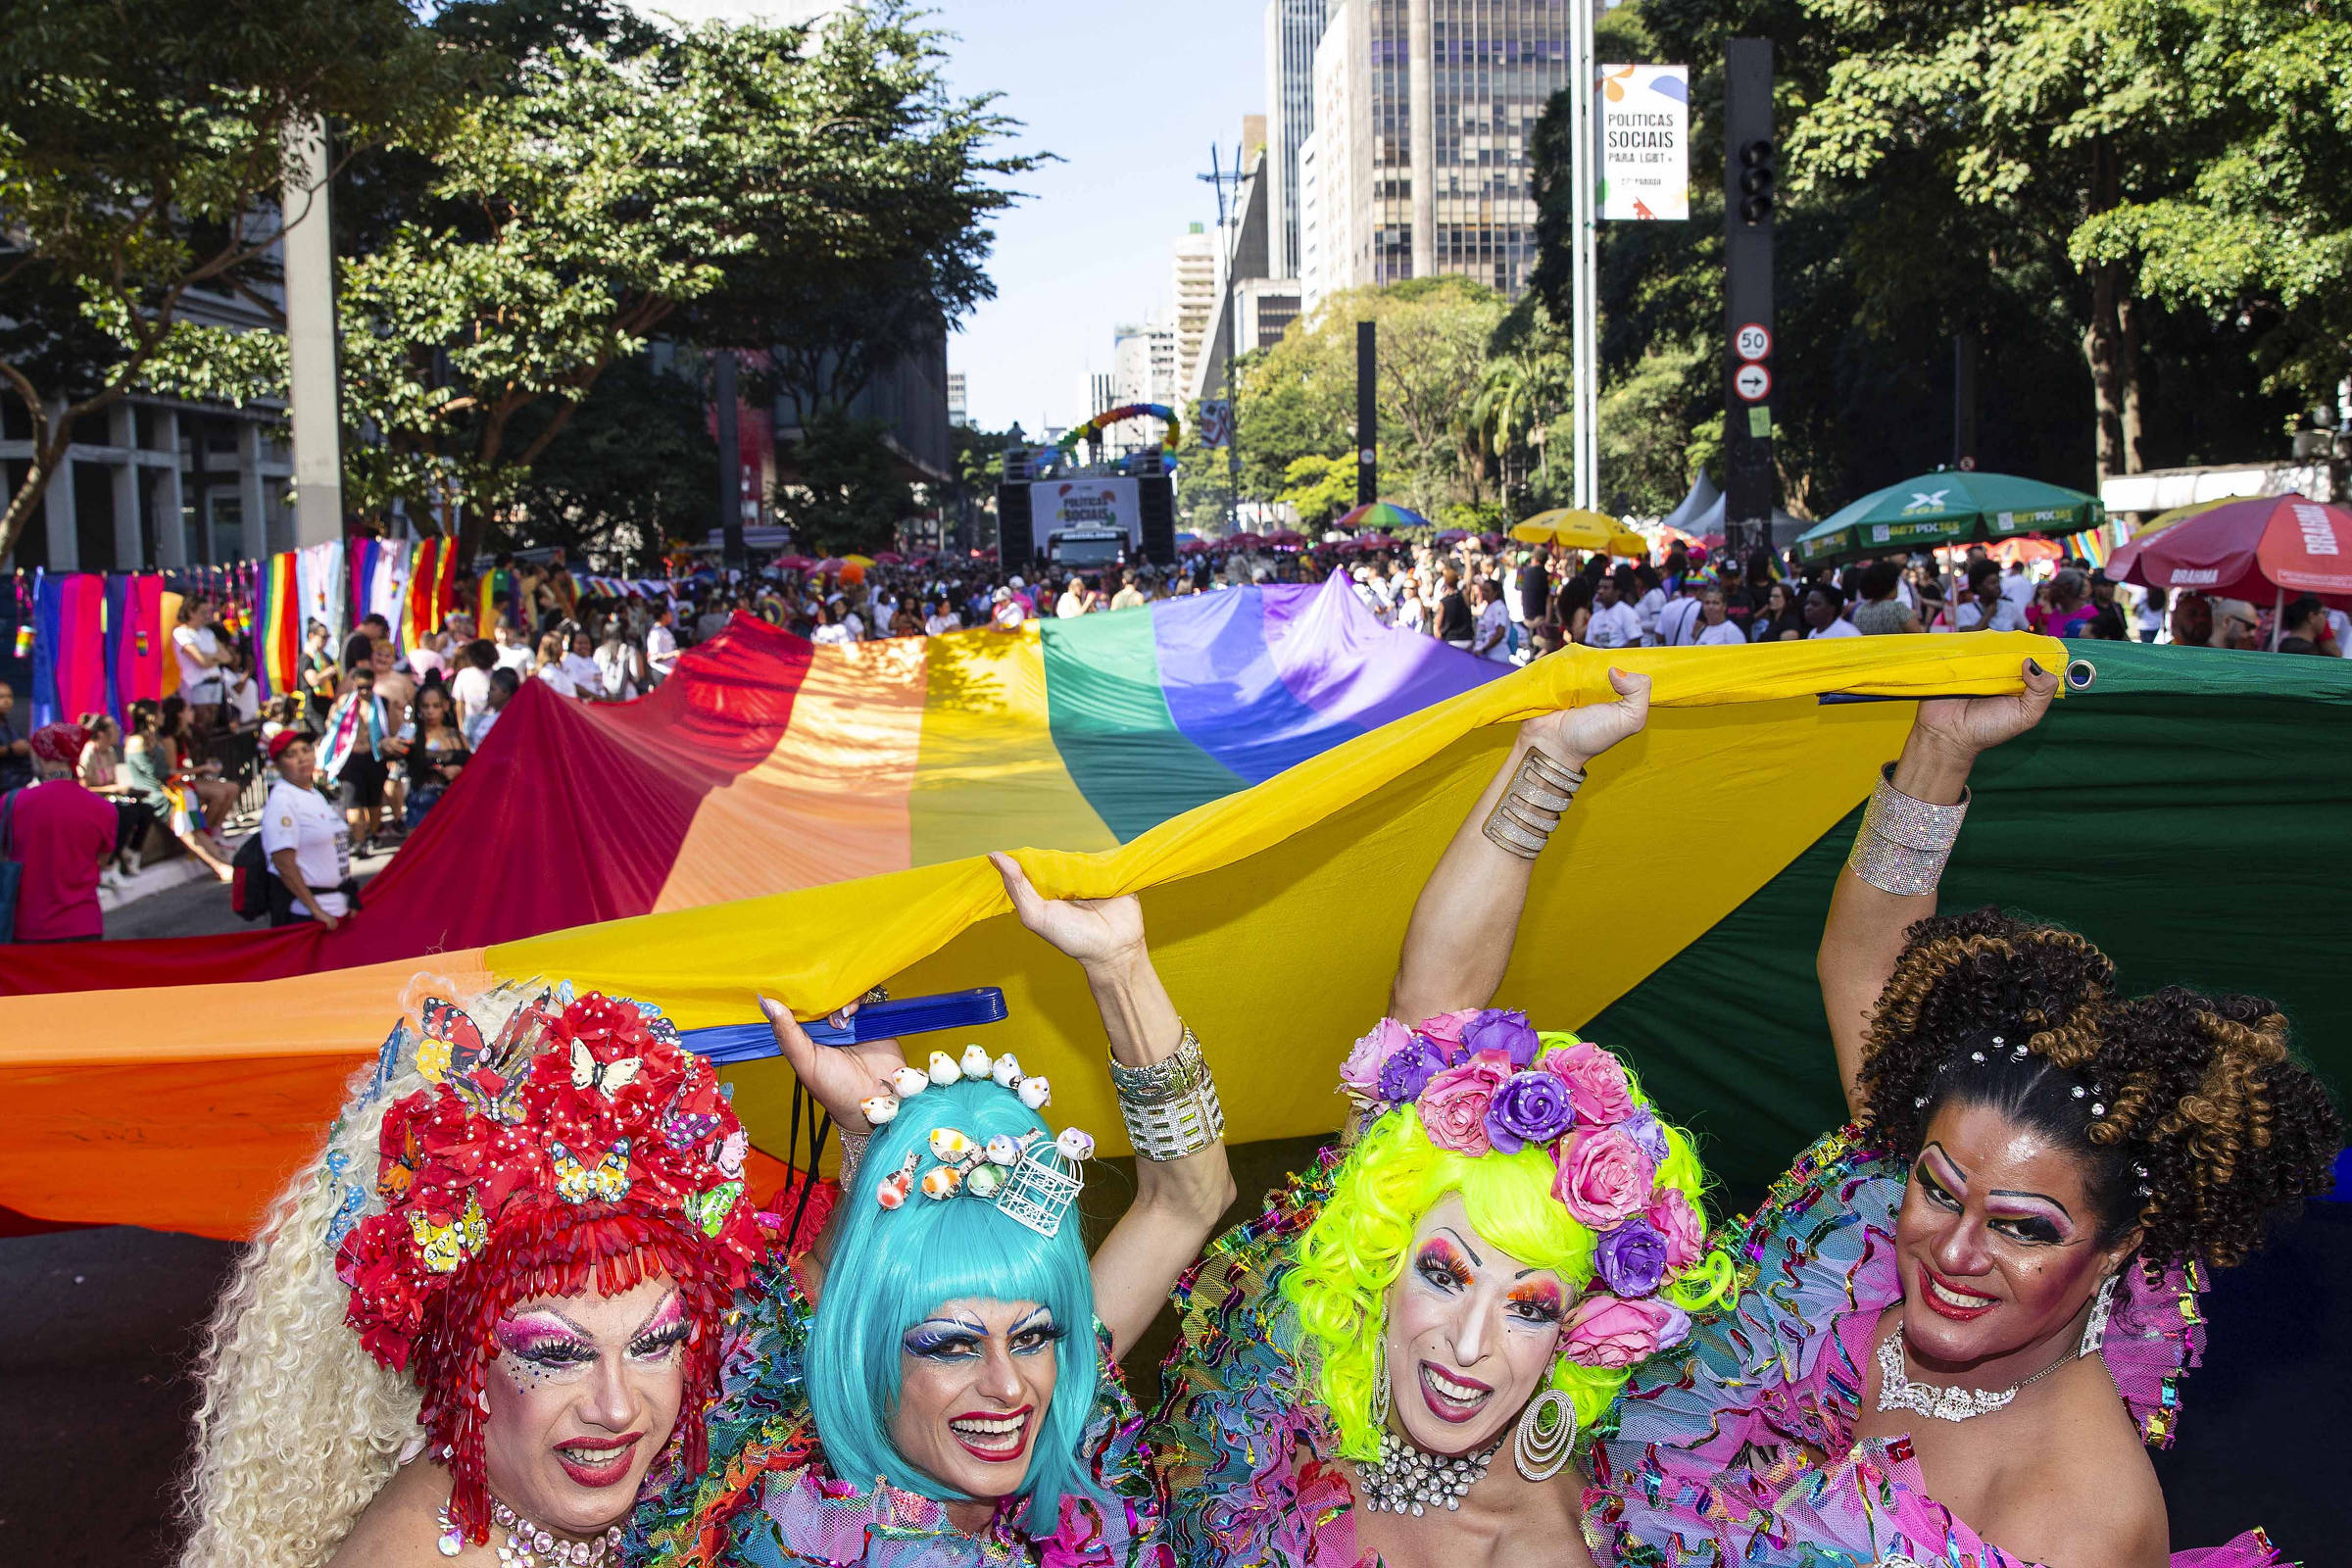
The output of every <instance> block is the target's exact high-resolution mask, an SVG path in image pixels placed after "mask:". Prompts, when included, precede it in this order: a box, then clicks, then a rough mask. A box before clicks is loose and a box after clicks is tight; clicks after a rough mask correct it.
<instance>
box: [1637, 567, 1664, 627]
mask: <svg viewBox="0 0 2352 1568" xmlns="http://www.w3.org/2000/svg"><path fill="white" fill-rule="evenodd" d="M1634 587H1635V595H1634V618H1635V619H1636V620H1638V621H1640V622H1641V623H1642V643H1643V645H1644V646H1646V647H1651V648H1654V647H1656V646H1657V643H1658V616H1659V615H1660V614H1661V613H1664V611H1665V609H1666V589H1665V586H1664V585H1663V584H1662V583H1660V582H1659V581H1658V574H1657V572H1656V570H1655V569H1653V568H1652V567H1651V566H1650V565H1649V564H1648V563H1646V562H1644V563H1643V564H1642V565H1641V566H1640V567H1638V568H1636V570H1635V573H1634Z"/></svg>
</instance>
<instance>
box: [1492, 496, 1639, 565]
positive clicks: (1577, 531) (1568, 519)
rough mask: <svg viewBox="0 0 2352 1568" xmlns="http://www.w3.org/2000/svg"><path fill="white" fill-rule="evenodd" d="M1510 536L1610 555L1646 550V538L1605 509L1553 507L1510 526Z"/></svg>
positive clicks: (1525, 542) (1527, 542) (1529, 541)
mask: <svg viewBox="0 0 2352 1568" xmlns="http://www.w3.org/2000/svg"><path fill="white" fill-rule="evenodd" d="M1511 537H1512V538H1514V539H1516V540H1518V541H1519V542H1520V543H1521V544H1530V545H1551V544H1556V545H1559V546H1561V547H1562V548H1563V549H1567V550H1604V551H1606V552H1608V553H1609V554H1610V555H1612V556H1640V555H1646V554H1648V552H1649V541H1648V540H1646V539H1644V538H1642V536H1641V535H1640V534H1638V533H1635V532H1633V531H1632V530H1630V529H1628V528H1627V527H1625V525H1624V524H1622V523H1620V522H1619V521H1618V520H1617V519H1616V518H1615V517H1612V516H1610V515H1608V514H1607V513H1604V512H1586V511H1584V510H1583V509H1581V508H1577V507H1555V508H1554V509H1552V510H1551V511H1549V512H1539V513H1537V514H1536V515H1534V516H1532V517H1530V518H1528V519H1527V520H1526V521H1525V522H1522V523H1520V524H1518V525H1517V526H1516V527H1514V528H1512V529H1511Z"/></svg>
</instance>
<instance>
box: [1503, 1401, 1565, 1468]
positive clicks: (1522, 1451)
mask: <svg viewBox="0 0 2352 1568" xmlns="http://www.w3.org/2000/svg"><path fill="white" fill-rule="evenodd" d="M1575 1445H1576V1401H1575V1400H1574V1399H1571V1398H1569V1397H1568V1396H1567V1395H1565V1394H1563V1393H1562V1392H1560V1391H1559V1390H1558V1389H1545V1390H1544V1392H1543V1393H1541V1394H1539V1395H1537V1396H1536V1397H1534V1398H1532V1399H1530V1400H1528V1401H1527V1408H1526V1409H1525V1410H1522V1411H1520V1412H1519V1430H1518V1432H1517V1434H1516V1435H1515V1436H1514V1437H1513V1438H1512V1439H1511V1461H1512V1462H1513V1463H1514V1464H1516V1465H1518V1467H1519V1473H1520V1474H1521V1475H1523V1476H1525V1477H1527V1479H1528V1480H1530V1481H1549V1480H1550V1479H1551V1478H1552V1477H1553V1476H1556V1475H1558V1474H1559V1473H1560V1471H1561V1470H1563V1469H1565V1468H1566V1467H1567V1464H1568V1450H1569V1449H1570V1448H1572V1447H1574V1446H1575Z"/></svg>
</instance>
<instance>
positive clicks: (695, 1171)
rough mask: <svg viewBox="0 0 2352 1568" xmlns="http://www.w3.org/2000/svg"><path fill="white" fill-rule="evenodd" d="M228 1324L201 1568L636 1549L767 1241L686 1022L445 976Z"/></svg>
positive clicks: (224, 1313)
mask: <svg viewBox="0 0 2352 1568" xmlns="http://www.w3.org/2000/svg"><path fill="white" fill-rule="evenodd" d="M408 1000H409V1002H410V1012H409V1015H408V1016H407V1017H406V1018H404V1019H403V1021H402V1022H401V1023H400V1024H399V1026H397V1027H396V1028H395V1029H394V1030H393V1032H392V1035H391V1037H390V1038H389V1039H388V1040H386V1041H385V1043H384V1047H383V1050H382V1053H381V1054H380V1057H379V1059H378V1061H377V1063H376V1064H375V1066H374V1068H373V1069H372V1070H371V1071H370V1072H369V1073H368V1074H367V1075H366V1076H364V1077H363V1078H362V1080H361V1081H360V1082H359V1083H358V1084H357V1085H356V1086H355V1090H354V1094H353V1096H352V1099H351V1100H350V1102H349V1103H347V1104H346V1106H345V1109H344V1113H343V1116H342V1118H341V1119H340V1120H339V1121H338V1122H337V1123H336V1125H335V1128H334V1130H333V1132H332V1133H331V1134H330V1135H329V1137H328V1139H327V1144H326V1148H325V1150H324V1151H323V1152H322V1153H321V1154H320V1156H319V1159H318V1160H317V1161H316V1162H315V1163H314V1164H313V1165H312V1166H311V1167H310V1168H309V1169H307V1170H305V1171H304V1172H303V1173H302V1174H301V1175H300V1176H298V1177H297V1178H296V1179H295V1181H294V1183H293V1184H292V1186H291V1187H290V1188H289V1189H288V1190H287V1192H286V1193H285V1194H284V1196H283V1197H281V1198H280V1199H279V1201H278V1202H277V1204H276V1206H275V1207H274V1208H273V1209H272V1210H271V1213H270V1218H269V1221H268V1222H267V1224H266V1226H265V1228H264V1231H263V1234H262V1239H261V1240H260V1241H259V1242H258V1243H257V1244H256V1245H255V1246H254V1247H253V1248H252V1249H251V1250H249V1251H248V1252H247V1254H246V1256H245V1257H244V1259H243V1261H242V1262H241V1263H240V1264H239V1266H238V1268H237V1271H236V1274H235V1276H234V1277H233V1278H232V1280H231V1281H230V1284H229V1286H228V1289H227V1291H226V1293H225V1294H224V1296H223V1297H222V1299H221V1306H220V1308H219V1310H218V1312H217V1313H216V1315H215V1317H214V1321H213V1324H212V1331H211V1339H210V1344H209V1346H208V1348H207V1350H206V1354H205V1356H204V1363H203V1367H202V1382H203V1387H204V1396H203V1401H202V1404H201V1406H200V1407H199V1410H198V1413H197V1427H198V1443H197V1456H196V1463H195V1467H194V1470H193V1473H192V1475H191V1476H190V1478H189V1481H188V1483H187V1488H186V1497H185V1502H186V1508H187V1511H188V1513H189V1515H190V1519H191V1523H192V1526H193V1530H192V1534H191V1536H190V1539H189V1543H188V1545H187V1547H186V1550H185V1552H184V1554H183V1556H182V1558H181V1562H182V1564H183V1565H184V1568H320V1565H322V1564H328V1563H334V1564H351V1565H358V1564H407V1563H415V1564H426V1563H433V1564H438V1563H442V1562H447V1561H453V1560H454V1561H459V1562H483V1563H489V1562H498V1563H501V1564H504V1565H506V1568H545V1565H552V1564H557V1563H565V1564H609V1563H617V1562H618V1560H619V1552H618V1544H619V1539H620V1529H619V1527H620V1525H621V1524H622V1522H623V1521H624V1520H625V1519H626V1518H627V1516H628V1512H629V1509H630V1507H631V1505H632V1504H633V1503H634V1502H635V1500H636V1497H637V1494H638V1490H639V1488H640V1485H641V1484H642V1483H643V1481H644V1479H645V1476H646V1474H647V1472H648V1471H649V1470H650V1469H651V1468H652V1467H653V1465H654V1463H655V1462H656V1460H657V1459H659V1458H661V1457H662V1456H663V1455H664V1454H665V1453H667V1454H674V1455H675V1458H676V1461H677V1462H678V1463H679V1464H681V1465H685V1466H699V1465H700V1464H701V1463H702V1462H703V1458H704V1453H705V1439H704V1427H703V1411H704V1408H705V1406H706V1405H707V1404H708V1402H709V1400H710V1398H711V1394H712V1391H713V1387H714V1384H715V1379H716V1373H717V1367H718V1356H719V1337H720V1328H721V1324H722V1320H723V1318H724V1317H725V1315H726V1313H727V1312H728V1310H729V1308H730V1306H731V1304H732V1303H733V1302H734V1300H735V1299H736V1296H737V1293H738V1292H739V1291H740V1290H742V1289H743V1288H744V1287H746V1286H747V1285H749V1284H750V1283H751V1282H752V1281H753V1279H754V1267H755V1265H756V1264H757V1263H758V1261H759V1260H760V1258H761V1257H762V1256H763V1255H764V1254H765V1252H766V1250H767V1247H768V1240H767V1237H766V1236H765V1235H764V1234H763V1232H762V1229H761V1227H760V1223H759V1221H758V1219H757V1217H756V1215H755V1212H754V1204H753V1202H752V1201H751V1199H750V1197H749V1195H748V1194H747V1193H746V1191H745V1184H744V1177H743V1161H744V1158H745V1153H746V1150H747V1148H748V1145H747V1143H746V1139H745V1135H744V1131H743V1128H742V1126H741V1125H740V1124H739V1123H738V1122H737V1120H736V1118H735V1114H734V1112H733V1111H732V1110H731V1109H730V1108H729V1107H728V1104H727V1101H726V1096H725V1094H724V1092H723V1090H722V1089H721V1087H720V1085H719V1083H718V1081H717V1079H716V1077H715V1076H714V1074H713V1073H712V1071H711V1066H710V1064H709V1063H708V1062H706V1061H704V1060H703V1059H702V1058H700V1057H698V1056H695V1055H693V1054H689V1053H688V1052H686V1051H684V1050H683V1049H681V1048H680V1046H679V1045H678V1037H677V1034H676V1031H675V1030H674V1029H672V1028H671V1027H670V1025H669V1023H668V1021H667V1020H666V1019H664V1018H663V1017H662V1016H661V1015H660V1014H659V1013H657V1012H655V1011H653V1010H652V1009H650V1008H647V1007H643V1006H640V1005H636V1004H633V1003H630V1002H627V1001H623V1000H618V999H613V998H609V997H603V996H597V995H593V994H592V995H588V996H583V997H579V998H577V999H576V1000H574V999H573V998H572V997H571V995H570V987H569V986H568V985H565V986H563V987H561V988H558V989H557V990H555V991H553V992H549V991H545V990H539V989H536V988H533V989H527V990H526V989H522V988H515V987H508V988H502V989H501V990H499V991H497V992H494V993H492V994H490V995H488V996H486V997H482V998H478V999H474V1000H472V1001H470V1002H469V1001H466V999H464V998H461V997H460V996H458V995H457V994H456V993H455V992H454V990H453V989H452V988H450V987H449V986H447V985H446V984H445V983H441V982H435V981H432V980H429V979H427V978H423V977H420V979H419V981H418V982H417V984H416V985H415V986H413V987H412V988H411V996H410V998H409V999H408Z"/></svg>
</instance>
